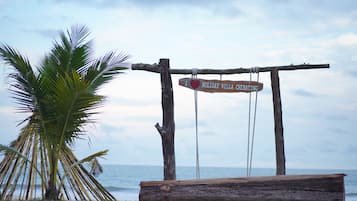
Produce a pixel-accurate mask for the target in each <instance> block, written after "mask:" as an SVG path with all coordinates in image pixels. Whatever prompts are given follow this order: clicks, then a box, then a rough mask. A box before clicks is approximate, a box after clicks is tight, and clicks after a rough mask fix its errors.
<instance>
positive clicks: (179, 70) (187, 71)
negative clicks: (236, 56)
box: [131, 63, 330, 75]
mask: <svg viewBox="0 0 357 201" xmlns="http://www.w3.org/2000/svg"><path fill="white" fill-rule="evenodd" d="M319 68H330V65H329V64H300V65H286V66H266V67H252V68H230V69H205V68H199V69H196V71H197V74H206V75H208V74H215V75H225V74H240V73H251V72H252V71H253V72H270V71H272V70H278V71H280V70H305V69H319ZM131 69H132V70H145V71H149V72H153V73H160V66H159V65H158V64H141V63H139V64H132V65H131ZM170 74H192V69H184V68H177V69H170Z"/></svg>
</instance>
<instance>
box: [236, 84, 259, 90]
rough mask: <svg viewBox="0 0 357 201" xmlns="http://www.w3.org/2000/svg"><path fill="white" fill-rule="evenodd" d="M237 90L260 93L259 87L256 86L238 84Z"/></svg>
mask: <svg viewBox="0 0 357 201" xmlns="http://www.w3.org/2000/svg"><path fill="white" fill-rule="evenodd" d="M236 89H237V90H244V91H258V86H254V85H244V84H237V85H236Z"/></svg>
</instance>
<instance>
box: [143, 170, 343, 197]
mask: <svg viewBox="0 0 357 201" xmlns="http://www.w3.org/2000/svg"><path fill="white" fill-rule="evenodd" d="M344 176H345V175H344V174H333V175H289V176H282V175H281V176H273V177H244V178H226V179H202V180H181V181H153V182H141V184H140V186H141V190H140V195H139V200H140V201H154V200H155V201H164V200H165V201H193V200H200V201H213V200H221V201H233V200H235V201H257V200H259V201H343V200H344Z"/></svg>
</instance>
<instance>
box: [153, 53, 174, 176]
mask: <svg viewBox="0 0 357 201" xmlns="http://www.w3.org/2000/svg"><path fill="white" fill-rule="evenodd" d="M159 66H160V77H161V95H162V98H161V99H162V100H161V101H162V102H161V103H162V127H161V126H160V125H159V123H156V125H155V127H156V129H157V130H158V132H159V133H160V136H161V140H162V154H163V160H164V180H176V162H175V121H174V98H173V90H172V80H171V74H170V60H169V59H160V62H159Z"/></svg>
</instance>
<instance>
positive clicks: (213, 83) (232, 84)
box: [179, 78, 263, 93]
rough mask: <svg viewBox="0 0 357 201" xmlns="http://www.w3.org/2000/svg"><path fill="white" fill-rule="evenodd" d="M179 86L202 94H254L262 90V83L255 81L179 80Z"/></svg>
mask: <svg viewBox="0 0 357 201" xmlns="http://www.w3.org/2000/svg"><path fill="white" fill-rule="evenodd" d="M179 85H181V86H184V87H187V88H189V89H194V90H197V91H204V92H212V93H213V92H226V93H227V92H228V93H229V92H247V93H249V92H254V91H260V90H262V89H263V83H260V82H255V81H231V80H204V79H192V78H181V79H180V80H179Z"/></svg>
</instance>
